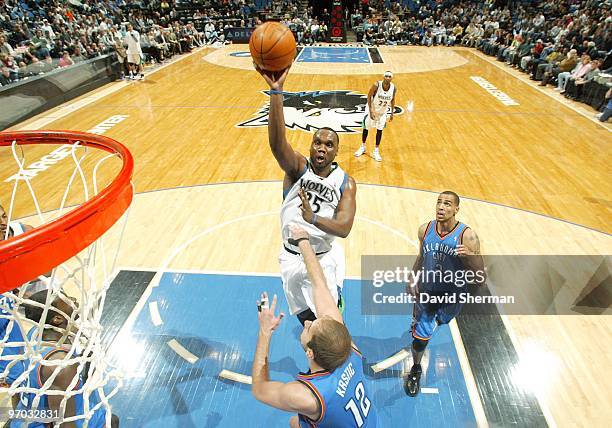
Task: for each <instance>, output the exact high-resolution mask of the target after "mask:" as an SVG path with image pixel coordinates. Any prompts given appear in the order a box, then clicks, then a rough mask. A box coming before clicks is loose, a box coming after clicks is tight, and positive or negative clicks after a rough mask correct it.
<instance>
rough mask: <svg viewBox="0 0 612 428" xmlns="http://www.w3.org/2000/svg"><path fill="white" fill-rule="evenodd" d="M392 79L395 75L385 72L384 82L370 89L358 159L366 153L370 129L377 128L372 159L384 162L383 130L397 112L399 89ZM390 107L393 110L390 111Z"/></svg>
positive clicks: (375, 84) (356, 153) (357, 154)
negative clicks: (381, 142) (397, 92)
mask: <svg viewBox="0 0 612 428" xmlns="http://www.w3.org/2000/svg"><path fill="white" fill-rule="evenodd" d="M392 79H393V73H391V72H390V71H385V74H384V75H383V80H382V81H381V80H379V81H378V82H375V83H374V85H372V87H371V88H370V92H368V103H367V105H366V114H365V116H364V118H363V134H362V135H361V147H359V149H358V150H357V151H356V152H355V156H356V157H359V156H361V155H363V154H364V153H365V152H366V141H367V139H368V129H370V128H376V148H375V149H374V151H373V152H372V157H373V158H374V160H376V161H378V162H381V161H382V156H380V141H381V139H382V133H383V129H385V126H387V117H389V122H391V121H393V112H394V110H395V93H396V91H397V89H396V87H395V85H394V84H393V83H391V80H392ZM389 107H390V108H391V109H390V110H389Z"/></svg>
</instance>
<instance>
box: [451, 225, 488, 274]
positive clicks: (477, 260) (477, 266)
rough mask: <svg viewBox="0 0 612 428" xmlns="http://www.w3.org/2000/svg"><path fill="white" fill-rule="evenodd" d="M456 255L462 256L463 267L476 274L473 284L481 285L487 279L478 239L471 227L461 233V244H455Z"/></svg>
mask: <svg viewBox="0 0 612 428" xmlns="http://www.w3.org/2000/svg"><path fill="white" fill-rule="evenodd" d="M457 255H458V256H459V257H461V258H462V261H463V264H464V265H465V267H466V268H467V269H469V270H471V271H472V272H474V273H475V274H476V280H475V282H474V283H475V284H477V285H483V284H484V283H485V281H486V279H487V274H486V272H485V268H484V260H483V258H482V254H480V240H479V239H478V235H476V232H474V230H472V229H471V228H467V229H466V230H465V232H464V233H463V238H462V239H461V244H459V245H457Z"/></svg>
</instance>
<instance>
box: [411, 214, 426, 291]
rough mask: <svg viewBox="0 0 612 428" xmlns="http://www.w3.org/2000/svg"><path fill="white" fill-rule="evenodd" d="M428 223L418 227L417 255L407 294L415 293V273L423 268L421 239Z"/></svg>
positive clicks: (423, 237)
mask: <svg viewBox="0 0 612 428" xmlns="http://www.w3.org/2000/svg"><path fill="white" fill-rule="evenodd" d="M428 224H429V223H424V224H422V225H421V226H419V232H418V236H419V254H418V255H417V258H416V260H415V261H414V264H413V265H412V272H413V275H412V281H409V282H408V284H406V291H407V292H408V293H411V294H415V293H416V286H417V276H416V275H417V272H419V271H420V270H421V269H422V268H423V239H425V231H426V230H427V225H428Z"/></svg>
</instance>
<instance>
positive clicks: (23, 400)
mask: <svg viewBox="0 0 612 428" xmlns="http://www.w3.org/2000/svg"><path fill="white" fill-rule="evenodd" d="M47 293H48V290H43V291H39V292H37V293H35V294H33V295H32V296H31V297H30V300H32V301H33V302H36V303H39V304H40V305H42V306H43V307H44V305H45V304H46V301H47ZM43 307H40V306H35V305H32V304H30V305H27V304H26V307H25V315H26V317H27V318H28V319H29V320H31V321H33V322H34V323H38V322H40V320H41V319H42V317H43V312H44V309H43ZM75 308H76V304H75V300H74V299H71V298H69V297H67V296H65V295H63V294H60V295H58V296H57V297H55V299H54V300H53V302H52V303H51V305H50V307H49V310H48V311H47V314H46V318H45V321H44V323H45V328H44V330H43V333H42V343H41V346H42V349H40V350H39V351H40V355H41V357H42V359H43V360H46V361H54V360H63V359H64V358H66V356H67V355H68V353H69V352H70V346H71V345H70V337H71V334H70V333H67V332H66V330H67V329H68V326H69V319H70V318H72V313H73V311H74V310H75ZM37 329H38V327H37V326H35V327H32V329H31V330H30V332H28V338H29V339H30V340H31V341H34V339H35V338H34V335H35V334H36V333H37ZM65 336H67V337H68V339H65ZM60 343H61V344H60ZM35 364H36V366H35V367H34V369H33V370H31V371H30V373H29V376H28V380H27V384H28V386H29V387H30V388H34V389H40V388H42V387H43V385H45V383H46V382H47V380H49V379H50V378H51V377H52V376H53V380H52V381H51V382H52V383H51V385H50V386H49V387H48V390H50V391H68V389H69V388H71V383H72V382H73V379H74V378H75V377H76V376H78V377H79V378H78V381H77V383H76V384H75V386H73V387H72V388H73V389H80V388H82V387H83V383H84V379H83V377H84V375H86V374H87V373H84V372H85V367H84V368H83V370H82V371H81V373H80V374H79V373H78V364H77V363H74V364H67V365H66V366H65V367H62V368H59V367H60V366H57V365H46V364H41V363H40V362H37V363H35ZM56 370H57V371H58V373H57V375H55V376H54V373H55V371H56ZM35 397H36V394H34V393H29V392H22V393H21V394H20V397H19V404H18V405H17V410H18V411H23V412H24V414H29V413H30V412H31V411H32V409H33V407H32V406H33V405H34V401H35ZM63 398H64V395H62V394H42V395H41V396H40V399H39V401H38V407H37V409H38V410H47V411H49V410H50V411H56V412H57V414H59V415H61V414H62V412H61V402H62V399H63ZM99 402H100V397H99V396H98V393H97V392H96V391H93V392H92V393H91V394H90V395H89V408H93V407H94V406H95V405H96V404H98V403H99ZM82 414H84V397H83V393H78V394H75V395H74V396H72V398H70V399H68V400H67V402H66V409H65V412H64V414H63V418H64V419H66V418H69V417H72V416H75V415H82ZM110 419H111V425H110V426H111V427H112V428H117V427H119V418H118V417H117V416H116V415H111V418H110ZM48 426H49V424H45V423H39V422H31V423H29V424H27V428H46V427H48ZM61 426H62V427H65V428H81V427H83V426H85V423H84V420H83V419H79V420H76V421H74V422H69V423H63V424H61ZM105 426H106V410H105V408H104V407H103V406H102V407H100V408H98V409H97V410H96V411H95V412H94V413H93V415H92V416H91V417H90V418H89V421H88V424H87V427H89V428H102V427H105ZM18 427H19V428H22V427H24V425H23V422H22V421H20V420H14V421H12V423H11V428H18Z"/></svg>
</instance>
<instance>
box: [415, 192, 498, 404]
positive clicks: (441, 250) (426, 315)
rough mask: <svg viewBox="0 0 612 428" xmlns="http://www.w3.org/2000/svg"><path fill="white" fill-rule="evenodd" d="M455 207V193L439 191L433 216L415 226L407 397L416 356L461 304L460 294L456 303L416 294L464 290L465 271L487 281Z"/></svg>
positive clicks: (419, 356) (417, 367) (420, 355)
mask: <svg viewBox="0 0 612 428" xmlns="http://www.w3.org/2000/svg"><path fill="white" fill-rule="evenodd" d="M458 212H459V196H458V195H457V194H456V193H455V192H451V191H445V192H442V193H440V195H439V196H438V201H437V202H436V218H435V220H432V221H430V222H429V223H425V224H423V225H421V227H419V232H418V233H419V241H420V243H421V245H420V249H419V255H418V256H417V259H416V261H415V263H414V266H413V268H412V270H413V271H414V272H415V273H416V272H418V271H422V275H421V276H420V277H419V282H418V283H411V284H408V292H409V293H411V294H413V295H416V299H415V303H414V307H413V312H412V337H413V341H412V359H413V365H412V368H411V369H410V372H409V373H408V375H407V376H406V378H405V379H404V390H405V391H406V394H408V395H409V396H411V397H414V396H416V395H417V394H418V392H419V389H420V379H421V374H422V369H421V359H422V358H423V353H424V352H425V348H426V347H427V344H428V343H429V340H430V339H431V338H432V336H433V334H434V331H435V330H436V328H437V327H438V326H440V325H442V324H448V323H449V322H451V320H452V319H453V318H455V317H456V316H457V315H458V314H459V312H460V311H461V307H462V306H463V304H462V303H460V302H459V299H457V303H444V302H442V303H421V302H420V300H421V296H420V295H421V294H427V295H429V296H436V297H440V296H450V295H456V294H457V293H465V292H467V284H466V283H465V278H466V275H465V272H468V271H471V272H472V273H473V274H472V277H473V278H474V283H475V284H477V285H483V284H484V283H485V281H486V273H485V270H484V261H483V259H482V255H481V254H480V241H479V240H478V236H477V235H476V232H474V230H473V229H472V228H470V227H469V226H467V225H465V224H463V223H461V222H459V221H458V220H457V219H456V218H455V216H456V215H457V213H458ZM461 271H462V272H461ZM436 272H437V273H438V275H435V273H436ZM448 272H452V275H451V274H448ZM459 274H461V275H459ZM459 280H460V281H459ZM424 300H425V299H424Z"/></svg>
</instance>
